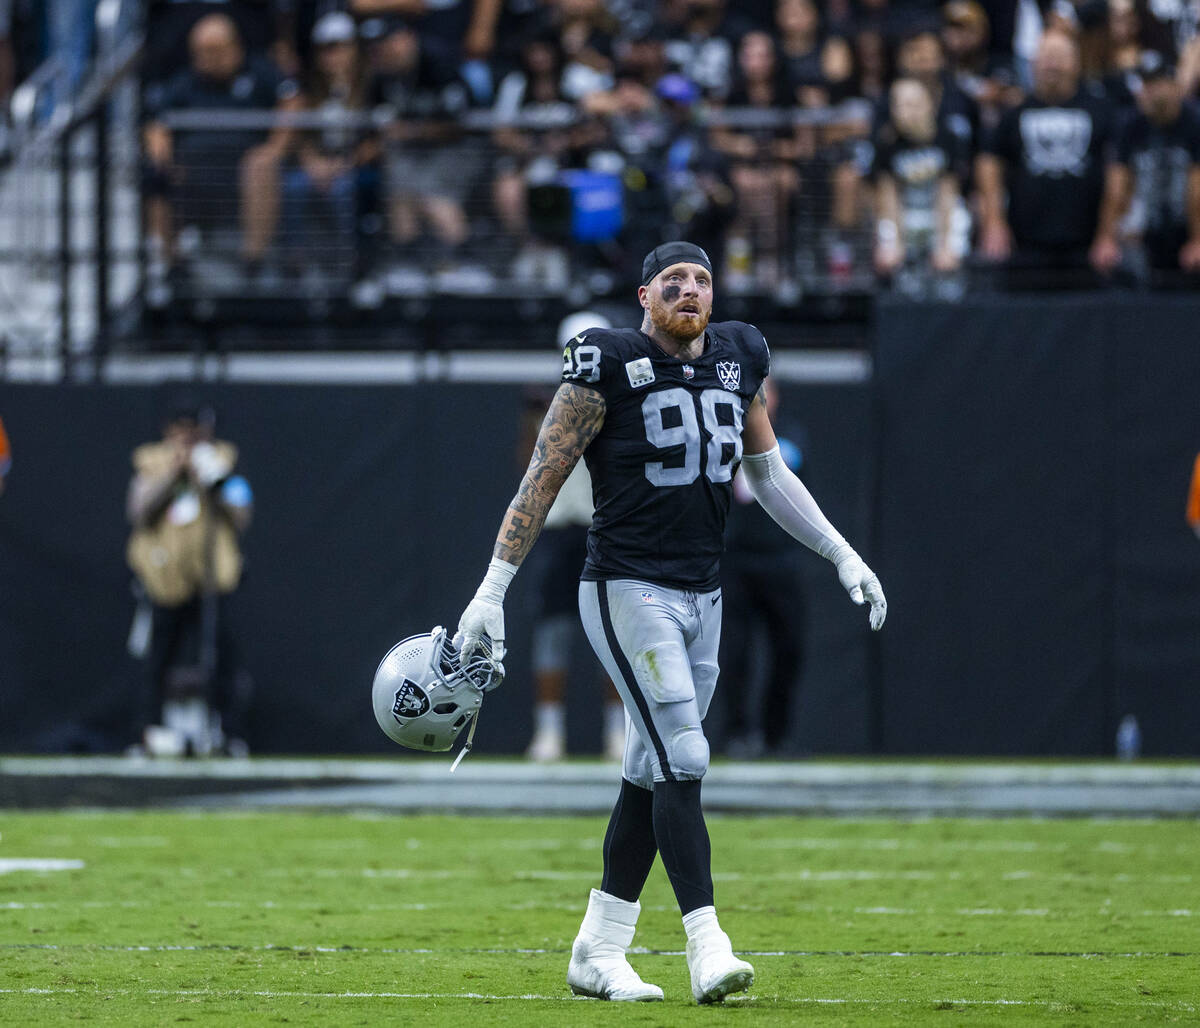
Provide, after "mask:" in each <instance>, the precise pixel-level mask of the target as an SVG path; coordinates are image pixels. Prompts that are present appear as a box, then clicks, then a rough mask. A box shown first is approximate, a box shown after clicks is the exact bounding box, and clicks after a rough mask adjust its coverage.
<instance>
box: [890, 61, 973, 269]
mask: <svg viewBox="0 0 1200 1028" xmlns="http://www.w3.org/2000/svg"><path fill="white" fill-rule="evenodd" d="M891 111H892V113H891V118H890V119H889V120H888V122H887V123H886V124H885V125H883V127H882V128H881V129H880V130H879V131H878V132H877V133H876V139H875V159H874V162H873V166H872V172H873V177H874V179H875V197H876V202H875V208H876V211H877V213H878V216H879V224H878V228H877V231H876V245H875V270H876V271H877V272H878V273H879V275H880V276H881V277H883V278H885V279H894V278H895V277H896V276H897V274H898V273H899V272H900V271H901V269H907V270H908V271H909V272H910V274H909V275H908V276H906V278H905V282H906V283H907V284H908V285H911V286H913V287H920V288H923V286H924V285H925V284H926V283H927V282H928V281H929V280H930V275H929V272H930V271H933V272H936V273H939V274H946V273H949V272H953V271H956V270H957V269H958V266H959V254H958V252H957V251H956V249H955V247H954V246H953V244H952V242H951V221H952V218H953V214H954V211H955V208H956V207H957V206H958V204H959V202H960V200H961V195H962V194H961V185H960V182H961V173H962V169H963V168H964V167H965V165H966V146H965V144H964V143H963V141H962V140H961V139H959V138H958V137H957V136H955V135H953V134H952V133H950V132H948V131H946V129H945V128H944V127H940V126H939V125H938V124H937V119H936V118H935V116H934V110H933V100H932V98H931V97H930V96H929V92H928V91H927V90H926V88H925V86H924V85H923V84H922V83H920V82H918V81H917V80H916V79H910V78H904V79H897V80H896V82H895V83H894V84H893V85H892V90H891ZM898 284H899V282H898ZM906 291H912V290H910V289H907V286H906Z"/></svg>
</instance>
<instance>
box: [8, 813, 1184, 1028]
mask: <svg viewBox="0 0 1200 1028" xmlns="http://www.w3.org/2000/svg"><path fill="white" fill-rule="evenodd" d="M710 827H711V831H712V836H713V849H714V855H715V856H714V867H715V870H716V876H717V903H718V909H719V910H720V912H721V915H722V923H723V924H724V926H725V927H726V929H727V930H728V931H729V933H730V935H731V936H732V938H733V941H734V946H735V948H737V949H738V950H739V951H741V952H743V953H746V954H747V955H748V956H749V959H750V960H751V961H752V962H753V963H754V965H755V968H756V970H757V974H758V978H757V981H756V982H755V984H754V987H753V988H752V990H751V993H750V995H749V996H748V997H746V998H742V999H738V1000H736V1001H730V1002H728V1003H726V1004H725V1006H724V1007H723V1008H720V1009H714V1008H698V1007H696V1006H695V1005H694V1004H693V1003H692V1001H691V995H690V992H689V989H688V981H687V969H686V964H685V961H684V958H683V956H682V953H681V950H682V948H683V941H684V940H683V932H682V928H681V926H680V923H679V916H678V912H677V911H676V910H675V908H674V903H673V899H672V896H671V893H670V889H669V886H668V884H667V881H666V877H665V875H664V874H663V873H662V870H661V867H657V866H656V868H655V870H654V872H653V874H652V875H651V879H650V883H649V885H648V887H647V890H646V894H645V895H644V896H643V906H644V909H643V913H642V919H641V924H640V926H639V931H638V938H637V939H636V940H635V944H637V945H639V946H640V948H641V950H644V952H642V953H640V954H636V955H634V956H633V957H632V961H633V963H634V966H635V967H637V968H638V970H639V971H640V972H641V974H642V975H643V977H645V978H646V979H647V980H648V981H654V982H657V983H658V984H660V985H661V986H662V987H663V990H664V992H665V993H666V997H667V998H666V1002H665V1003H662V1004H648V1005H639V1006H636V1007H632V1006H626V1005H624V1004H607V1003H599V1002H597V1001H595V1000H580V999H574V998H572V997H571V995H570V992H569V990H568V989H567V987H566V984H565V981H564V975H565V971H566V963H567V954H568V950H569V948H570V943H571V939H572V938H573V936H574V934H575V930H576V928H577V926H578V923H579V918H580V916H581V915H582V912H583V908H584V905H585V903H586V899H587V891H588V888H589V887H590V886H592V885H593V884H597V882H598V869H599V859H600V858H599V843H600V839H601V836H602V834H603V829H604V823H603V821H602V820H601V819H597V818H532V817H530V818H482V817H473V818H449V817H442V818H438V817H403V816H394V817H393V816H378V817H377V816H367V815H364V816H355V815H349V814H347V815H338V814H328V815H317V814H299V813H297V814H246V815H239V814H195V815H189V814H168V813H120V814H113V813H85V814H79V813H44V814H41V813H37V814H25V813H5V814H4V815H3V817H2V818H0V867H4V866H5V865H4V864H3V863H2V862H4V861H13V860H16V859H18V858H41V859H53V860H73V861H82V862H83V866H82V867H79V868H76V869H73V870H59V871H44V872H34V871H10V872H9V873H5V874H0V1024H5V1025H9V1024H13V1025H34V1026H41V1025H54V1024H76V1023H85V1024H93V1025H174V1024H183V1023H187V1022H196V1023H198V1024H203V1025H205V1026H208V1025H238V1026H243V1025H260V1024H261V1025H269V1024H288V1025H322V1026H325V1025H384V1024H389V1025H390V1024H417V1023H419V1024H422V1025H426V1024H429V1025H464V1024H470V1025H478V1026H482V1025H490V1024H512V1025H556V1024H569V1025H593V1024H615V1023H617V1022H620V1023H621V1024H635V1025H671V1026H673V1025H691V1024H700V1023H704V1024H710V1023H726V1024H729V1023H736V1024H751V1023H753V1024H793V1023H800V1022H813V1023H821V1024H863V1025H866V1024H872V1025H874V1024H946V1025H957V1024H963V1023H971V1024H990V1023H999V1022H1002V1021H1003V1022H1005V1023H1023V1024H1072V1025H1098V1024H1112V1025H1129V1024H1134V1023H1139V1022H1141V1023H1152V1024H1154V1023H1181V1024H1197V1023H1200V937H1198V933H1197V927H1198V922H1200V891H1198V883H1200V827H1198V826H1197V824H1196V823H1194V822H1186V821H1106V822H1102V821H1076V820H1070V821H1025V820H1007V821H990V820H989V821H983V820H931V821H918V822H901V821H895V820H887V819H878V820H816V819H811V820H810V819H797V818H764V819H739V818H716V817H714V818H712V819H711V823H710Z"/></svg>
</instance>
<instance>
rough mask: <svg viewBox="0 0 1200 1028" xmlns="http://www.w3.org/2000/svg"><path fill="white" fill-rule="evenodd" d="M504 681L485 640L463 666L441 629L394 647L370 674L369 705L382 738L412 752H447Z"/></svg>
mask: <svg viewBox="0 0 1200 1028" xmlns="http://www.w3.org/2000/svg"><path fill="white" fill-rule="evenodd" d="M503 680H504V665H502V664H500V663H499V662H497V661H495V660H493V659H492V648H491V642H490V640H489V639H487V637H486V636H485V637H484V638H483V639H481V640H480V644H479V649H477V650H476V651H475V653H474V654H472V656H471V659H470V661H469V662H468V663H467V665H466V666H465V667H464V666H462V664H460V662H459V654H458V649H457V647H455V645H454V642H453V641H452V640H451V638H450V633H449V632H447V631H446V630H445V629H444V628H442V627H441V626H440V625H439V626H438V627H437V628H435V629H434V630H433V631H432V632H426V633H424V634H423V635H410V636H409V637H408V638H407V639H402V640H401V641H400V642H398V643H396V645H395V646H393V647H392V648H391V649H390V650H388V651H387V654H386V655H385V656H384V658H383V660H381V661H380V662H379V667H378V668H377V669H376V671H375V681H374V683H373V684H372V686H371V705H372V706H373V708H374V710H375V720H376V721H378V722H379V727H380V728H382V729H383V734H384V735H386V736H387V737H388V738H389V739H391V740H392V741H393V742H398V743H399V744H400V745H401V746H407V747H408V748H409V749H413V750H448V749H450V747H451V746H453V745H454V740H455V739H457V738H458V736H459V733H460V732H461V731H462V730H463V729H464V728H465V727H466V726H467V724H468V723H469V722H470V721H472V719H474V717H475V716H476V714H478V713H479V708H480V706H481V705H482V704H483V694H484V693H485V692H488V691H489V690H491V689H494V688H496V686H498V685H499V684H500V683H501V682H502V681H503Z"/></svg>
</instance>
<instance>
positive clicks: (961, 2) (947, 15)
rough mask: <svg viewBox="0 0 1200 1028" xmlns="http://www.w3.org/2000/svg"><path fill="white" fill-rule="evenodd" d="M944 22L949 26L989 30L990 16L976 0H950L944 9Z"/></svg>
mask: <svg viewBox="0 0 1200 1028" xmlns="http://www.w3.org/2000/svg"><path fill="white" fill-rule="evenodd" d="M942 21H943V22H944V23H945V24H947V25H963V26H966V27H968V28H975V29H983V30H984V31H985V32H986V31H987V30H988V16H987V13H986V12H985V11H984V9H983V7H982V6H981V5H980V4H979V3H977V2H976V0H950V3H948V4H946V6H945V7H943V8H942Z"/></svg>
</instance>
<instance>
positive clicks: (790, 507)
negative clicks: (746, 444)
mask: <svg viewBox="0 0 1200 1028" xmlns="http://www.w3.org/2000/svg"><path fill="white" fill-rule="evenodd" d="M742 473H743V474H744V475H745V476H746V484H747V485H749V487H750V492H751V493H753V494H754V498H755V499H756V500H757V501H758V502H759V503H760V504H761V505H762V508H763V510H765V511H766V512H767V513H768V514H770V515H771V517H772V518H774V519H775V520H776V521H777V522H779V524H780V525H781V526H782V527H783V529H784V531H786V532H787V533H788V534H789V535H791V536H792V537H793V538H795V539H798V540H799V541H800V542H802V543H804V545H805V546H807V547H808V548H809V549H810V550H815V551H816V552H817V553H819V554H820V555H821V556H822V557H824V558H825V559H826V560H831V561H833V563H834V564H839V563H840V562H841V560H842V559H843V558H844V557H845V556H848V555H849V554H850V553H853V552H854V550H853V548H852V547H851V546H850V544H849V543H848V542H846V540H845V539H843V538H842V535H841V533H840V532H838V530H837V529H836V528H834V527H833V525H831V524H830V523H829V519H828V518H826V517H825V515H824V514H822V513H821V508H820V507H818V506H817V501H816V500H814V499H813V498H812V494H811V493H810V492H809V491H808V490H807V489H806V488H804V483H803V482H801V481H800V479H798V478H797V477H796V476H795V474H794V473H793V472H792V470H791V469H790V468H789V467H788V466H787V465H786V464H784V462H783V457H781V456H780V454H779V447H778V446H775V447H773V448H772V449H770V450H768V451H767V452H766V453H748V454H746V455H745V456H743V457H742Z"/></svg>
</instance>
